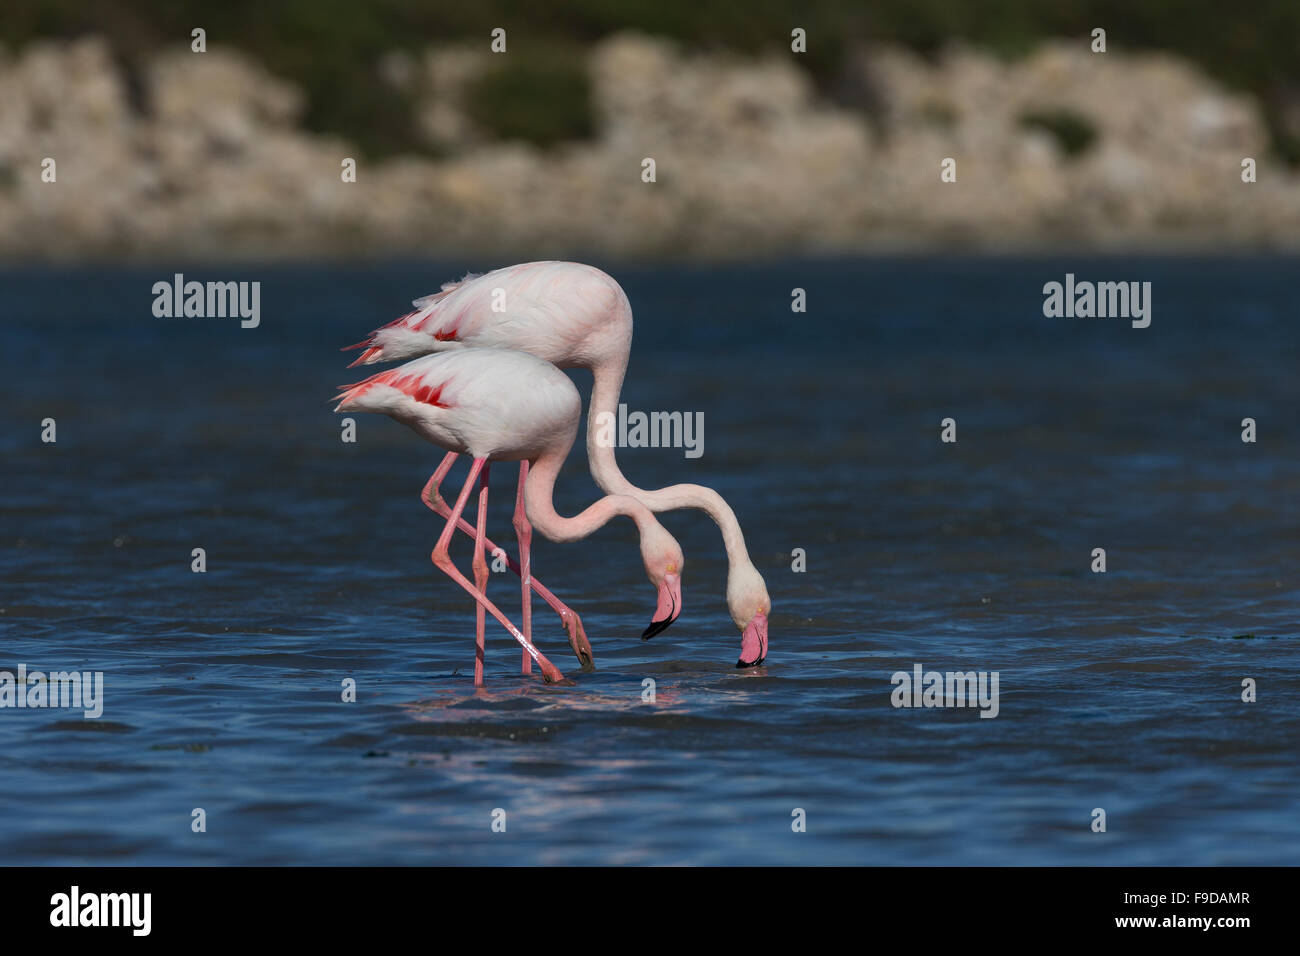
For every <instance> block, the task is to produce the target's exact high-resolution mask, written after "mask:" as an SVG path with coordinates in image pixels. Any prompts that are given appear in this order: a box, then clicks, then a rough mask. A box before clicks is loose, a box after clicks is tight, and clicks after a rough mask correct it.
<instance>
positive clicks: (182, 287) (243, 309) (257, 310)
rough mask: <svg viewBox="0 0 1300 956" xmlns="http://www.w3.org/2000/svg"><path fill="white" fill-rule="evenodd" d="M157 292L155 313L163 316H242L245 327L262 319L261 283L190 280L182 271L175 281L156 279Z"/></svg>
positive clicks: (241, 324)
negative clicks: (186, 278)
mask: <svg viewBox="0 0 1300 956" xmlns="http://www.w3.org/2000/svg"><path fill="white" fill-rule="evenodd" d="M153 295H154V300H153V314H154V316H155V317H157V318H159V319H181V318H186V319H225V318H236V317H238V318H239V319H240V323H239V325H240V327H241V328H245V329H255V328H257V327H258V326H259V325H260V324H261V322H262V283H261V282H196V281H190V282H186V281H185V276H184V274H182V273H180V272H178V273H176V274H175V275H174V276H172V281H171V282H167V281H166V280H162V281H159V282H155V283H154V284H153Z"/></svg>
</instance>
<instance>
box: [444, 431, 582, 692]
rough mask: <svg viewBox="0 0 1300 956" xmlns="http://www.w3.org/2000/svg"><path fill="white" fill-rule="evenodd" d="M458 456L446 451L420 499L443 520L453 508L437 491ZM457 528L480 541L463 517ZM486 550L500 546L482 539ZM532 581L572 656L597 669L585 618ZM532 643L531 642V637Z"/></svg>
mask: <svg viewBox="0 0 1300 956" xmlns="http://www.w3.org/2000/svg"><path fill="white" fill-rule="evenodd" d="M456 457H457V456H456V453H455V452H454V451H449V452H447V454H446V456H445V457H444V458H443V459H442V463H441V464H440V465H438V470H437V471H435V472H434V473H433V475H432V476H431V477H430V478H429V480H428V481H427V482H426V483H425V485H424V491H423V492H422V493H421V495H420V500H421V501H423V502H424V503H425V505H427V506H428V507H429V508H432V509H433V510H434V511H435V512H437V513H438V514H439V515H441V516H442V517H443V518H449V517H450V516H451V506H450V505H448V504H447V502H446V501H444V500H443V498H442V495H441V494H439V492H438V489H439V487H440V486H441V484H442V480H443V479H444V478H446V477H447V472H449V471H450V470H451V466H452V465H453V464H454V463H455V461H456ZM456 526H457V527H458V528H459V529H460V530H461V531H463V532H464V533H465V534H467V535H469V536H470V537H474V538H477V533H476V531H475V529H474V527H473V526H472V525H471V524H470V523H469V522H468V521H466V520H465V519H464V518H460V519H458V520H457V522H456ZM483 547H484V548H486V549H487V551H488V553H489V554H491V553H494V552H495V551H496V550H497V546H496V545H495V544H493V543H492V541H491V540H489V539H488V538H486V537H485V538H484V539H483ZM501 553H502V554H505V555H506V563H507V564H508V565H509V566H510V570H511V571H513V572H514V573H515V574H517V575H519V576H520V578H522V577H523V569H522V568H521V567H520V566H519V564H518V563H517V562H516V561H515V560H514V559H513V558H512V557H510V555H509V554H506V552H505V551H504V550H503V551H502V552H501ZM530 581H531V584H532V589H533V590H534V591H536V592H537V596H538V597H540V598H541V599H542V600H543V601H545V602H546V603H547V604H549V605H550V606H551V607H552V608H553V609H554V610H555V613H556V614H558V615H560V623H561V624H562V625H563V626H564V631H565V633H566V634H568V635H569V647H570V648H572V649H573V653H574V655H575V656H576V657H577V658H578V663H579V664H581V665H582V669H583V670H585V671H589V670H592V669H594V664H593V662H592V657H591V643H590V642H589V641H588V640H587V631H586V629H585V628H584V627H583V626H582V618H580V617H578V612H577V611H575V610H573V609H572V608H571V607H569V606H568V605H567V604H565V603H564V602H563V601H561V600H560V599H559V598H557V597H556V596H555V595H554V594H552V593H551V591H550V590H549V589H548V588H546V587H545V586H544V585H543V584H542V582H541V581H539V580H537V579H536V578H534V577H532V576H531V574H530ZM530 610H531V608H530ZM529 640H530V641H531V640H532V637H531V635H530V636H529Z"/></svg>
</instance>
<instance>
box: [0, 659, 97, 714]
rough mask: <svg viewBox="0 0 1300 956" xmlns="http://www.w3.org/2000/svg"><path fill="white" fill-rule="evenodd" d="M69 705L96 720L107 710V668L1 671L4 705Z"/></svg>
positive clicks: (0, 705)
mask: <svg viewBox="0 0 1300 956" xmlns="http://www.w3.org/2000/svg"><path fill="white" fill-rule="evenodd" d="M4 707H18V708H28V707H31V708H41V707H69V708H72V709H74V710H75V709H80V710H81V712H82V716H83V717H86V718H89V719H91V720H94V719H95V718H97V717H99V716H100V715H101V714H103V713H104V672H103V671H51V672H50V673H49V674H46V673H45V672H44V671H32V672H31V673H30V674H29V673H28V672H27V665H26V664H19V665H18V674H17V676H15V675H14V674H12V673H10V672H9V671H0V708H4Z"/></svg>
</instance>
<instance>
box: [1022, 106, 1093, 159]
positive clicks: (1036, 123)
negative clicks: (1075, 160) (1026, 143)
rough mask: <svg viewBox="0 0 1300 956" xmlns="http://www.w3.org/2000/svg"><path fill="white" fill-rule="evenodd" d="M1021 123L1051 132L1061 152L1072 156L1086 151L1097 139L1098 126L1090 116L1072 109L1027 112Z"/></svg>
mask: <svg viewBox="0 0 1300 956" xmlns="http://www.w3.org/2000/svg"><path fill="white" fill-rule="evenodd" d="M1020 125H1021V126H1023V127H1025V128H1026V129H1041V130H1045V131H1046V132H1048V133H1051V134H1052V136H1053V137H1054V138H1055V139H1056V143H1057V145H1058V146H1060V147H1061V152H1063V153H1064V154H1065V155H1066V156H1070V157H1075V156H1078V155H1080V154H1081V153H1083V152H1086V151H1087V149H1088V147H1089V146H1091V145H1092V144H1093V142H1094V141H1095V140H1096V139H1097V128H1096V127H1095V126H1093V125H1092V123H1091V122H1089V120H1088V118H1087V117H1085V116H1080V115H1079V114H1078V113H1075V112H1072V111H1070V110H1055V111H1053V112H1044V113H1026V114H1024V115H1023V116H1021V117H1020Z"/></svg>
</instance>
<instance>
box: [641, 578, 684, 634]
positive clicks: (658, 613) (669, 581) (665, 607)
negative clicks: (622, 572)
mask: <svg viewBox="0 0 1300 956" xmlns="http://www.w3.org/2000/svg"><path fill="white" fill-rule="evenodd" d="M681 613H682V579H681V576H680V575H676V574H665V575H664V580H663V583H662V584H660V585H659V606H658V607H656V608H655V616H654V620H653V621H651V622H650V626H649V627H647V628H646V629H645V631H644V632H643V633H642V634H641V640H643V641H648V640H650V638H652V637H654V636H655V635H656V634H658V633H659V632H660V631H662V630H664V629H665V628H667V627H668V625H669V624H671V623H672V622H673V621H675V620H677V615H679V614H681Z"/></svg>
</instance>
